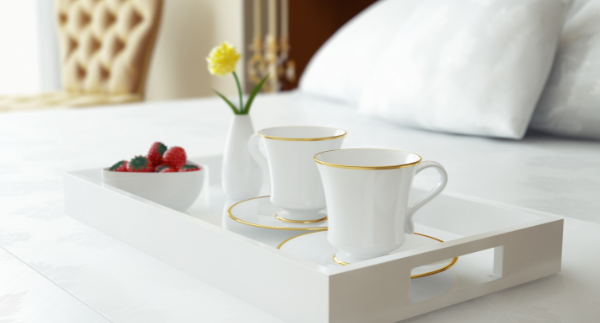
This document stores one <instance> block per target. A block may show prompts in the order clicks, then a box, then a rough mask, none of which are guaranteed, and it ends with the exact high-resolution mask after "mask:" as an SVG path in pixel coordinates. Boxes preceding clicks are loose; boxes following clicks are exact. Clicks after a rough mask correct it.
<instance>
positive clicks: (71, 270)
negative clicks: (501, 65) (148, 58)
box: [0, 93, 600, 323]
mask: <svg viewBox="0 0 600 323" xmlns="http://www.w3.org/2000/svg"><path fill="white" fill-rule="evenodd" d="M252 116H253V118H254V124H255V127H256V129H260V128H265V127H270V126H279V125H307V124H311V125H327V126H336V127H341V128H343V129H346V130H348V132H349V135H348V136H347V139H346V142H345V147H386V148H396V149H401V150H408V151H413V152H416V153H419V154H421V155H422V156H423V157H424V159H432V160H436V161H438V162H440V163H442V164H443V165H444V166H445V167H446V169H447V170H448V173H449V176H450V183H449V185H448V188H447V190H449V191H454V192H460V193H464V194H471V195H475V196H478V197H482V198H486V199H491V200H497V201H501V202H506V203H511V204H515V205H519V206H524V207H529V208H533V209H538V210H543V211H546V212H550V213H554V214H557V215H561V216H565V217H566V218H565V236H564V249H563V250H564V253H563V271H562V273H561V274H558V275H554V276H552V277H548V278H545V279H541V280H538V281H534V282H531V283H528V284H524V285H521V286H518V287H514V288H511V289H508V290H505V291H502V292H499V293H495V294H491V295H488V296H485V297H481V298H477V299H474V300H472V301H469V302H465V303H462V304H458V305H455V306H452V307H448V308H446V309H442V310H438V311H435V312H432V313H429V314H426V315H422V316H419V317H415V318H413V319H410V320H407V321H404V322H413V323H414V322H418V323H435V322H445V323H454V322H460V323H470V322H474V323H475V322H477V323H480V322H496V323H504V322H519V323H527V322H532V323H533V322H536V323H538V322H577V323H580V322H584V323H585V322H594V323H596V322H600V278H599V276H598V268H600V225H599V224H598V223H600V143H599V142H592V141H577V140H571V139H561V138H555V137H549V136H544V135H529V136H528V137H526V138H525V139H524V140H522V141H511V140H500V139H489V138H478V137H466V136H458V135H447V134H439V133H433V132H426V131H420V130H412V129H406V128H400V127H397V126H395V125H393V124H390V123H387V122H385V121H380V120H372V119H368V118H364V117H361V116H357V115H356V114H355V112H354V111H353V110H352V109H351V108H348V107H345V106H343V105H340V104H336V103H333V102H326V101H321V100H317V99H313V98H307V97H304V96H302V95H301V94H297V93H296V94H287V95H279V96H262V97H259V98H258V99H257V100H256V102H255V104H254V108H253V111H252ZM230 118H231V115H230V111H229V109H228V108H227V107H226V106H225V105H224V103H222V102H220V101H219V100H217V99H209V100H189V101H179V102H163V103H152V104H138V105H130V106H127V107H119V108H116V107H106V108H89V109H81V110H60V111H41V112H27V113H13V114H0V156H2V157H1V158H0V246H1V248H2V249H0V322H1V323H16V322H61V323H62V322H78V323H79V322H86V323H87V322H93V323H95V322H119V323H121V322H122V323H125V322H144V323H152V322H157V323H158V322H161V323H164V322H261V323H269V322H282V321H281V320H279V319H277V318H275V317H273V316H270V315H268V314H266V313H264V312H262V311H260V310H258V309H256V308H254V307H252V306H250V305H248V304H246V303H244V302H242V301H240V300H238V299H236V298H234V297H232V296H229V295H228V294H225V293H223V292H221V291H220V290H218V289H216V288H214V287H212V286H210V285H207V284H205V283H203V282H202V281H199V280H197V279H195V278H193V277H191V276H189V275H187V274H184V273H182V272H180V271H178V270H176V269H174V268H172V267H170V266H168V265H166V264H164V263H162V262H160V261H158V260H156V259H154V258H152V257H150V256H148V255H146V254H144V253H142V252H139V251H137V250H136V249H133V248H132V247H129V246H128V245H125V244H123V243H121V242H119V241H117V240H115V239H113V238H111V237H109V236H107V235H105V234H103V233H101V232H99V231H97V230H95V229H93V228H90V227H88V226H86V225H84V224H82V223H80V222H78V221H76V220H74V219H72V218H69V217H67V216H65V215H64V214H63V209H62V208H63V195H62V172H64V171H67V170H74V169H84V168H92V167H100V166H107V165H110V164H112V163H114V162H116V161H118V160H120V159H124V158H129V157H131V156H133V155H134V154H143V153H145V152H146V150H147V147H148V146H149V145H150V144H151V143H152V142H154V141H156V140H160V141H163V142H165V143H166V144H167V145H179V146H183V147H184V148H186V150H187V151H188V154H189V155H190V156H200V155H212V154H219V153H222V151H223V145H224V142H225V136H226V132H227V129H228V122H229V119H230ZM432 176H433V173H429V174H428V173H424V174H423V175H419V178H418V179H417V180H416V181H417V182H418V184H419V185H427V184H428V183H430V182H431V181H432V180H433V177H432ZM242 270H243V268H242Z"/></svg>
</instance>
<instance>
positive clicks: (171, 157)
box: [163, 147, 187, 169]
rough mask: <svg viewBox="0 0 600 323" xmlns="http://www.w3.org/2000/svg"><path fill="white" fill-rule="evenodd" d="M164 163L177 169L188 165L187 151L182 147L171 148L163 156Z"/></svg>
mask: <svg viewBox="0 0 600 323" xmlns="http://www.w3.org/2000/svg"><path fill="white" fill-rule="evenodd" d="M163 163H164V164H165V165H167V166H171V167H173V168H175V169H179V168H181V167H182V166H183V165H185V164H186V163H187V156H186V154H185V150H184V149H183V148H181V147H171V148H169V150H167V151H166V152H165V154H164V155H163Z"/></svg>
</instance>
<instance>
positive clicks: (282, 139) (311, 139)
mask: <svg viewBox="0 0 600 323" xmlns="http://www.w3.org/2000/svg"><path fill="white" fill-rule="evenodd" d="M290 127H302V126H290ZM307 127H309V126H307ZM315 127H319V128H329V129H337V130H341V131H343V132H344V133H343V134H341V135H337V136H331V137H314V138H286V137H275V136H267V135H264V134H262V133H260V132H261V131H263V130H269V129H277V128H288V127H273V128H266V129H262V130H260V131H259V132H258V135H259V136H261V137H263V138H265V139H272V140H281V141H323V140H333V139H338V138H342V137H344V136H346V135H347V134H348V132H347V131H346V130H344V129H340V128H331V127H320V126H315Z"/></svg>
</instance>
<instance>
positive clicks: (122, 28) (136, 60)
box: [56, 0, 163, 95]
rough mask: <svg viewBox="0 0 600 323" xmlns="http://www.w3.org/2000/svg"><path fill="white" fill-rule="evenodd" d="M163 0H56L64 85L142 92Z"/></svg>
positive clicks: (91, 91) (78, 89)
mask: <svg viewBox="0 0 600 323" xmlns="http://www.w3.org/2000/svg"><path fill="white" fill-rule="evenodd" d="M162 6H163V0H56V13H57V15H58V34H59V40H60V47H61V59H62V77H63V87H64V90H65V91H67V92H70V93H84V94H105V95H124V94H138V95H143V92H144V86H145V81H146V74H147V72H148V65H149V64H150V56H151V54H152V48H153V46H154V41H155V39H156V34H157V32H158V26H159V24H160V18H161V11H162Z"/></svg>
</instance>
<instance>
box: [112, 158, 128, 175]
mask: <svg viewBox="0 0 600 323" xmlns="http://www.w3.org/2000/svg"><path fill="white" fill-rule="evenodd" d="M108 170H110V171H112V172H127V171H128V170H127V161H126V160H122V161H120V162H117V163H116V164H114V165H112V166H111V167H110V168H109V169H108Z"/></svg>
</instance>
